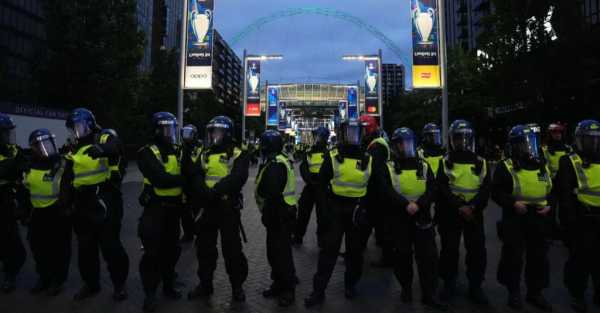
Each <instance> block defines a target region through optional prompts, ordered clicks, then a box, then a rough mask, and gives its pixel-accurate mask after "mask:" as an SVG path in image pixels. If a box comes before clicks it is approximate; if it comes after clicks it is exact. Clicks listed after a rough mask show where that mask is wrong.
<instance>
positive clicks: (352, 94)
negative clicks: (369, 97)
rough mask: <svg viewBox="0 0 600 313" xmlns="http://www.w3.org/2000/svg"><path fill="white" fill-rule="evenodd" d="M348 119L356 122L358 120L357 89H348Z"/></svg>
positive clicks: (353, 87)
mask: <svg viewBox="0 0 600 313" xmlns="http://www.w3.org/2000/svg"><path fill="white" fill-rule="evenodd" d="M347 99H348V119H349V120H357V119H358V87H357V86H350V87H348V97H347Z"/></svg>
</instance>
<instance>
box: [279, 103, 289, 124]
mask: <svg viewBox="0 0 600 313" xmlns="http://www.w3.org/2000/svg"><path fill="white" fill-rule="evenodd" d="M277 115H278V116H279V123H278V124H279V125H278V127H277V128H278V129H279V130H281V131H284V130H286V129H287V128H289V124H288V119H289V118H288V116H287V111H286V103H285V102H284V101H279V105H278V108H277Z"/></svg>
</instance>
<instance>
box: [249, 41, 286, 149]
mask: <svg viewBox="0 0 600 313" xmlns="http://www.w3.org/2000/svg"><path fill="white" fill-rule="evenodd" d="M281 59H283V55H281V54H258V55H257V54H247V52H246V49H244V100H243V101H242V105H243V106H244V107H243V108H242V110H243V114H242V141H243V140H245V139H246V106H247V105H248V61H253V60H258V61H268V60H281ZM258 92H259V94H260V90H259V91H258Z"/></svg>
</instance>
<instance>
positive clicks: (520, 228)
mask: <svg viewBox="0 0 600 313" xmlns="http://www.w3.org/2000/svg"><path fill="white" fill-rule="evenodd" d="M513 162H515V161H513ZM515 164H516V163H515ZM519 166H523V168H524V169H527V170H540V171H541V172H540V173H543V172H545V171H546V169H545V168H544V166H543V165H542V166H540V165H539V164H538V163H535V162H523V164H521V165H519ZM515 170H516V169H515ZM548 177H550V173H548ZM523 188H526V187H525V186H523ZM492 199H493V200H494V201H495V202H496V203H497V204H498V205H499V206H500V207H502V221H500V222H499V223H498V234H499V235H500V237H501V240H502V241H503V246H502V254H501V256H500V263H499V265H498V277H497V278H498V282H499V283H500V284H502V285H504V286H505V287H506V288H507V289H508V290H509V292H511V293H515V292H519V290H520V285H521V276H522V271H523V255H526V265H525V282H526V285H527V290H528V294H530V295H536V294H539V293H540V292H541V291H542V289H544V288H547V287H548V285H549V278H548V277H549V274H550V273H549V271H550V266H549V262H548V244H547V240H548V238H549V235H550V233H551V229H552V213H551V212H550V213H548V214H547V215H545V216H542V215H540V214H538V213H537V212H536V210H537V208H535V207H528V212H527V213H526V214H525V215H519V214H518V213H517V212H516V211H515V207H514V206H515V202H516V201H517V199H516V198H515V196H514V195H513V178H512V176H511V174H510V172H509V171H508V169H507V168H506V166H505V165H504V164H503V163H499V164H498V166H497V167H496V170H495V172H494V180H493V182H492Z"/></svg>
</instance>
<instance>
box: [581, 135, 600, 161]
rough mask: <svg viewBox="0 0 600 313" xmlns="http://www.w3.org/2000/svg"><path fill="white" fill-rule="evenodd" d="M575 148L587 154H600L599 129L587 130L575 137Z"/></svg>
mask: <svg viewBox="0 0 600 313" xmlns="http://www.w3.org/2000/svg"><path fill="white" fill-rule="evenodd" d="M577 146H578V147H577V148H579V150H581V151H582V152H583V153H584V154H587V155H589V156H598V155H600V131H588V132H586V133H585V134H583V136H580V137H579V138H578V139H577Z"/></svg>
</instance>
